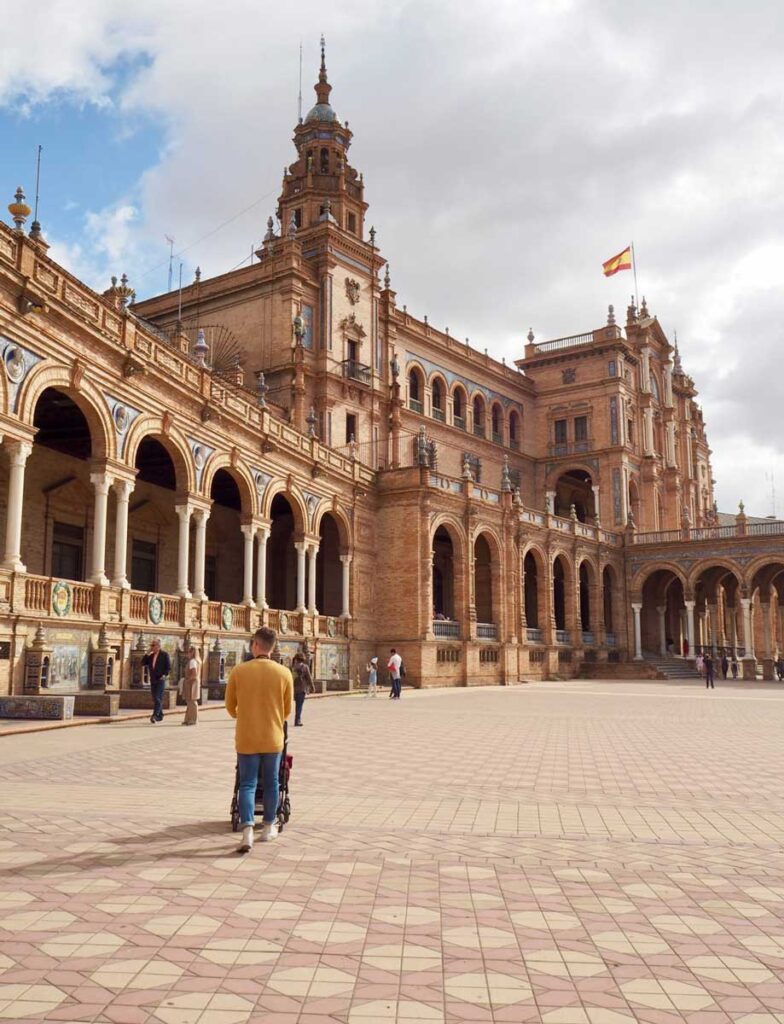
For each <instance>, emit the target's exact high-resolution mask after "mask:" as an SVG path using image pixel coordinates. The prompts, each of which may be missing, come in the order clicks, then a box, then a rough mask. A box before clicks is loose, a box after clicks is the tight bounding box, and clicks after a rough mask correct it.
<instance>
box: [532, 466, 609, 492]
mask: <svg viewBox="0 0 784 1024" xmlns="http://www.w3.org/2000/svg"><path fill="white" fill-rule="evenodd" d="M573 469H578V470H580V472H582V473H587V474H588V476H589V477H590V478H591V484H592V485H593V486H594V487H598V486H599V471H598V470H597V469H596V467H595V466H589V465H588V463H587V462H585V461H583V460H581V459H572V460H571V461H569V462H565V463H562V464H561V465H560V466H556V467H555V468H554V469H551V470H550V472H549V473H548V475H547V477H546V478H545V490H546V491H552V490H553V489H554V488H555V485H556V484H557V483H558V481H559V480H560V479H561V477H562V476H566V475H567V474H568V473H570V472H571V471H572V470H573Z"/></svg>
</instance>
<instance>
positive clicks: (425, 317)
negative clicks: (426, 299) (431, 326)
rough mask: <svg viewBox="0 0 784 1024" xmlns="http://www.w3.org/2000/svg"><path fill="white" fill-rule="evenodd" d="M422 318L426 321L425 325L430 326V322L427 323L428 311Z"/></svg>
mask: <svg viewBox="0 0 784 1024" xmlns="http://www.w3.org/2000/svg"><path fill="white" fill-rule="evenodd" d="M422 319H423V321H424V324H425V327H427V326H428V323H427V313H425V315H424V316H423V317H422Z"/></svg>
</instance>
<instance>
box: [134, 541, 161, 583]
mask: <svg viewBox="0 0 784 1024" xmlns="http://www.w3.org/2000/svg"><path fill="white" fill-rule="evenodd" d="M157 577H158V545H157V544H154V543H153V542H152V541H148V540H136V539H134V540H133V541H132V542H131V587H132V588H133V589H134V590H145V591H155V590H157V589H158V584H157Z"/></svg>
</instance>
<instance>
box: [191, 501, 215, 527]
mask: <svg viewBox="0 0 784 1024" xmlns="http://www.w3.org/2000/svg"><path fill="white" fill-rule="evenodd" d="M211 512H212V509H211V508H205V507H204V506H203V505H191V515H192V517H193V520H194V522H196V523H206V522H207V520H208V519H209V518H210V513H211Z"/></svg>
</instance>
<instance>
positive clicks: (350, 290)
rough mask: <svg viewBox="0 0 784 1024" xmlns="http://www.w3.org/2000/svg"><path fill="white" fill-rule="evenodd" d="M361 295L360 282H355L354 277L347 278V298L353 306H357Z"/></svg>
mask: <svg viewBox="0 0 784 1024" xmlns="http://www.w3.org/2000/svg"><path fill="white" fill-rule="evenodd" d="M359 293H360V287H359V281H357V280H355V279H354V278H353V277H347V278H346V298H347V299H348V301H349V302H350V303H351V305H352V306H356V304H357V303H358V302H359Z"/></svg>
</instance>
